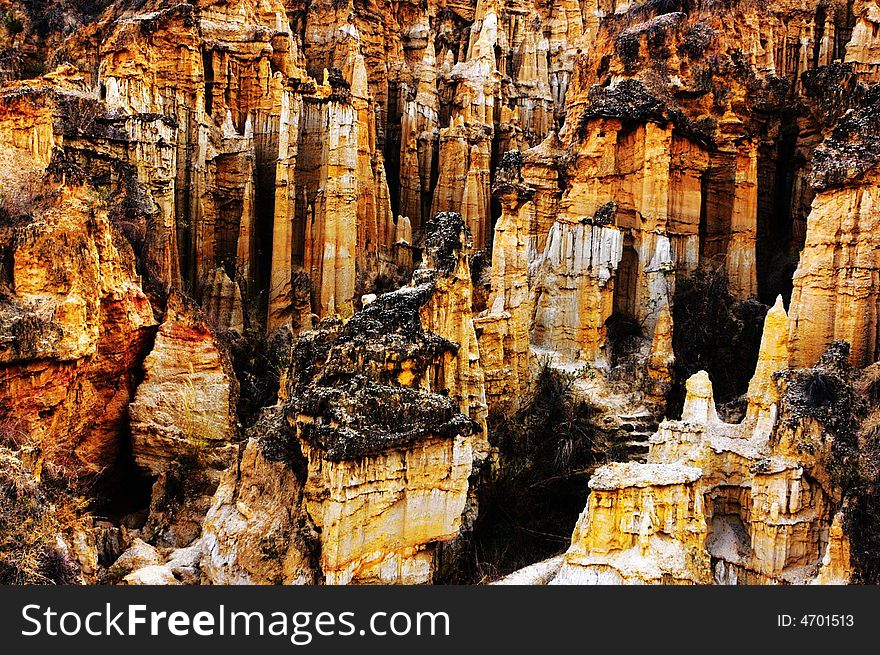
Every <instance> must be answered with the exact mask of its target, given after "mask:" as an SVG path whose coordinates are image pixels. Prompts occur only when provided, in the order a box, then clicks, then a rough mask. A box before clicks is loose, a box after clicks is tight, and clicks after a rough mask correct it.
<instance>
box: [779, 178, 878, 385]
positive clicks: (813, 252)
mask: <svg viewBox="0 0 880 655" xmlns="http://www.w3.org/2000/svg"><path fill="white" fill-rule="evenodd" d="M878 180H880V173H878V172H876V171H874V172H872V173H870V174H868V175H866V176H865V178H864V179H863V180H862V181H860V182H859V183H858V184H857V185H855V186H847V187H844V188H833V189H829V190H827V191H822V192H820V193H819V194H818V195H817V196H816V199H815V200H814V202H813V208H812V211H811V212H810V217H809V220H808V223H807V242H806V245H805V246H804V250H803V252H802V253H801V257H800V262H799V264H798V269H797V271H796V272H795V274H794V291H793V293H792V297H791V306H790V317H789V318H790V333H789V348H790V350H791V365H792V366H793V367H800V368H804V367H809V366H813V365H814V364H815V363H816V362H817V361H818V359H819V357H820V355H821V354H822V353H823V352H824V351H825V348H826V347H827V346H828V344H830V343H831V342H832V341H835V340H838V339H842V340H844V341H848V342H849V343H850V344H851V345H852V350H851V352H850V363H851V364H852V365H853V366H857V367H860V366H865V365H867V364H870V363H872V362H874V361H877V359H878V358H880V330H878V314H877V309H876V308H877V306H878V302H880V287H878V285H877V282H876V278H877V270H880V211H878V209H880V187H878V185H877V182H878Z"/></svg>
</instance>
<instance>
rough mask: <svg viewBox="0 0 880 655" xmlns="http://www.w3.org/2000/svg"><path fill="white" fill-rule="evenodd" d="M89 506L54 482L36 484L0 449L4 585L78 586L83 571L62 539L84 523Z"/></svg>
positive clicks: (1, 571) (1, 577)
mask: <svg viewBox="0 0 880 655" xmlns="http://www.w3.org/2000/svg"><path fill="white" fill-rule="evenodd" d="M84 507H85V502H84V501H82V500H81V499H78V498H76V497H74V496H72V495H71V494H70V493H69V492H68V491H67V490H66V489H65V488H64V487H63V485H58V483H57V481H55V480H45V481H44V482H39V481H37V480H36V479H35V478H34V476H33V475H32V474H31V473H30V472H29V471H28V470H27V469H26V468H25V467H24V465H23V464H22V463H21V461H20V460H19V459H18V458H17V457H16V456H15V455H14V454H13V453H12V451H11V450H9V449H7V448H0V584H7V585H8V584H76V583H80V582H81V577H80V572H79V566H78V565H77V563H76V562H75V560H74V559H73V558H72V557H71V555H70V553H69V552H68V548H67V546H66V545H65V542H64V539H63V535H64V534H69V533H70V532H72V531H74V530H76V529H78V528H79V527H80V526H81V524H82V513H83V510H84Z"/></svg>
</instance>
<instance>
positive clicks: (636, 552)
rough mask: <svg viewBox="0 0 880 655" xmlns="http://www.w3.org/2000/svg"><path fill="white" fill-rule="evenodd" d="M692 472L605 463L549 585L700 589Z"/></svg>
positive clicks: (704, 568)
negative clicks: (683, 586)
mask: <svg viewBox="0 0 880 655" xmlns="http://www.w3.org/2000/svg"><path fill="white" fill-rule="evenodd" d="M701 475H702V472H701V471H700V469H698V468H696V467H692V466H684V465H676V464H669V465H665V464H664V465H659V464H610V465H608V466H604V467H602V468H600V469H599V470H598V471H597V472H596V474H595V475H594V476H593V478H592V479H591V480H590V489H591V493H590V498H589V501H588V505H587V508H586V509H585V510H584V512H583V514H582V515H581V517H580V519H578V523H577V525H576V526H575V530H574V534H573V535H572V542H571V547H570V548H569V549H568V551H567V552H566V554H565V560H564V563H563V565H562V568H561V569H560V571H559V573H558V574H557V575H556V577H555V578H554V579H553V581H552V582H551V584H659V583H664V584H706V583H708V582H709V581H710V580H711V571H710V566H709V555H708V553H707V552H705V550H704V542H705V539H706V532H707V529H706V519H705V516H704V513H703V486H702V482H701Z"/></svg>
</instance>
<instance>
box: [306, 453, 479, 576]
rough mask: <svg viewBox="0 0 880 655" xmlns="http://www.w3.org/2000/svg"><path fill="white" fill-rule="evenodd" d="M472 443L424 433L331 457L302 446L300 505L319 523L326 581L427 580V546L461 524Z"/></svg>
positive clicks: (447, 536) (429, 565) (429, 564)
mask: <svg viewBox="0 0 880 655" xmlns="http://www.w3.org/2000/svg"><path fill="white" fill-rule="evenodd" d="M472 449H473V437H469V436H468V437H456V438H455V439H453V440H448V439H434V438H428V439H425V440H421V441H419V442H418V443H416V444H413V445H412V446H411V447H409V448H405V449H394V450H391V451H389V452H385V453H382V454H380V455H375V456H369V457H365V458H363V459H359V460H354V461H339V462H335V461H330V460H328V459H324V458H323V457H322V454H321V453H320V452H319V451H316V450H313V449H310V448H307V447H304V453H305V455H306V457H307V459H308V462H309V477H308V481H307V482H306V485H305V488H304V494H305V507H306V508H307V510H308V512H309V515H310V516H311V517H312V519H313V520H314V522H315V526H316V527H317V528H319V529H320V538H321V544H322V547H321V569H322V571H323V573H324V577H325V581H326V582H327V584H349V583H353V582H361V583H366V582H374V583H383V584H392V583H394V584H424V583H427V582H430V580H431V574H432V571H433V558H432V556H431V553H430V548H431V544H434V543H436V542H441V541H449V540H450V539H452V538H454V537H455V536H456V535H457V534H458V531H459V528H460V525H461V516H462V511H463V510H464V506H465V500H466V498H467V494H468V477H469V476H470V473H471V468H472V465H473V450H472Z"/></svg>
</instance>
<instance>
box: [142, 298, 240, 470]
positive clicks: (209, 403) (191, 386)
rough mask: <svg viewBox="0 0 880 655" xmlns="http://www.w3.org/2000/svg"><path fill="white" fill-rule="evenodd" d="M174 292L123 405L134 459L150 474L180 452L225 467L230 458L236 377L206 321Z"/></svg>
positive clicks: (205, 463)
mask: <svg viewBox="0 0 880 655" xmlns="http://www.w3.org/2000/svg"><path fill="white" fill-rule="evenodd" d="M196 311H197V310H195V309H194V308H193V307H191V306H189V307H188V306H187V305H186V304H185V302H184V301H183V300H182V299H181V298H180V297H179V296H177V295H172V296H171V297H170V298H169V301H168V307H167V310H166V317H165V321H164V322H163V323H162V325H161V326H160V328H159V332H158V334H157V335H156V340H155V343H154V346H153V350H152V352H151V353H150V354H149V355H148V356H147V358H146V360H145V361H144V370H145V375H144V379H143V382H141V384H140V385H139V386H138V389H137V393H136V394H135V397H134V401H133V402H132V403H131V405H130V406H129V414H130V416H131V435H132V451H133V454H134V458H135V461H136V462H137V464H138V465H139V466H141V467H142V468H144V469H146V470H147V471H149V472H150V474H152V475H158V474H160V473H163V472H165V471H167V470H168V468H169V466H170V465H171V464H172V463H174V462H175V461H176V460H177V459H178V458H180V457H190V458H194V459H195V460H197V461H199V462H201V463H202V464H203V465H207V466H213V467H216V468H225V466H226V465H228V464H229V463H231V461H232V460H233V459H234V457H235V451H236V449H235V446H234V444H233V441H234V440H235V436H236V419H235V398H236V395H237V394H236V388H237V385H236V382H235V377H234V375H233V374H232V369H231V365H230V364H229V362H228V361H224V354H223V353H221V351H220V348H219V347H218V346H217V344H216V343H215V341H214V336H213V333H212V332H211V330H210V328H209V327H208V325H207V324H206V323H205V322H204V321H203V320H202V319H200V318H199V317H198V315H197V314H196V313H195V312H196Z"/></svg>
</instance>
